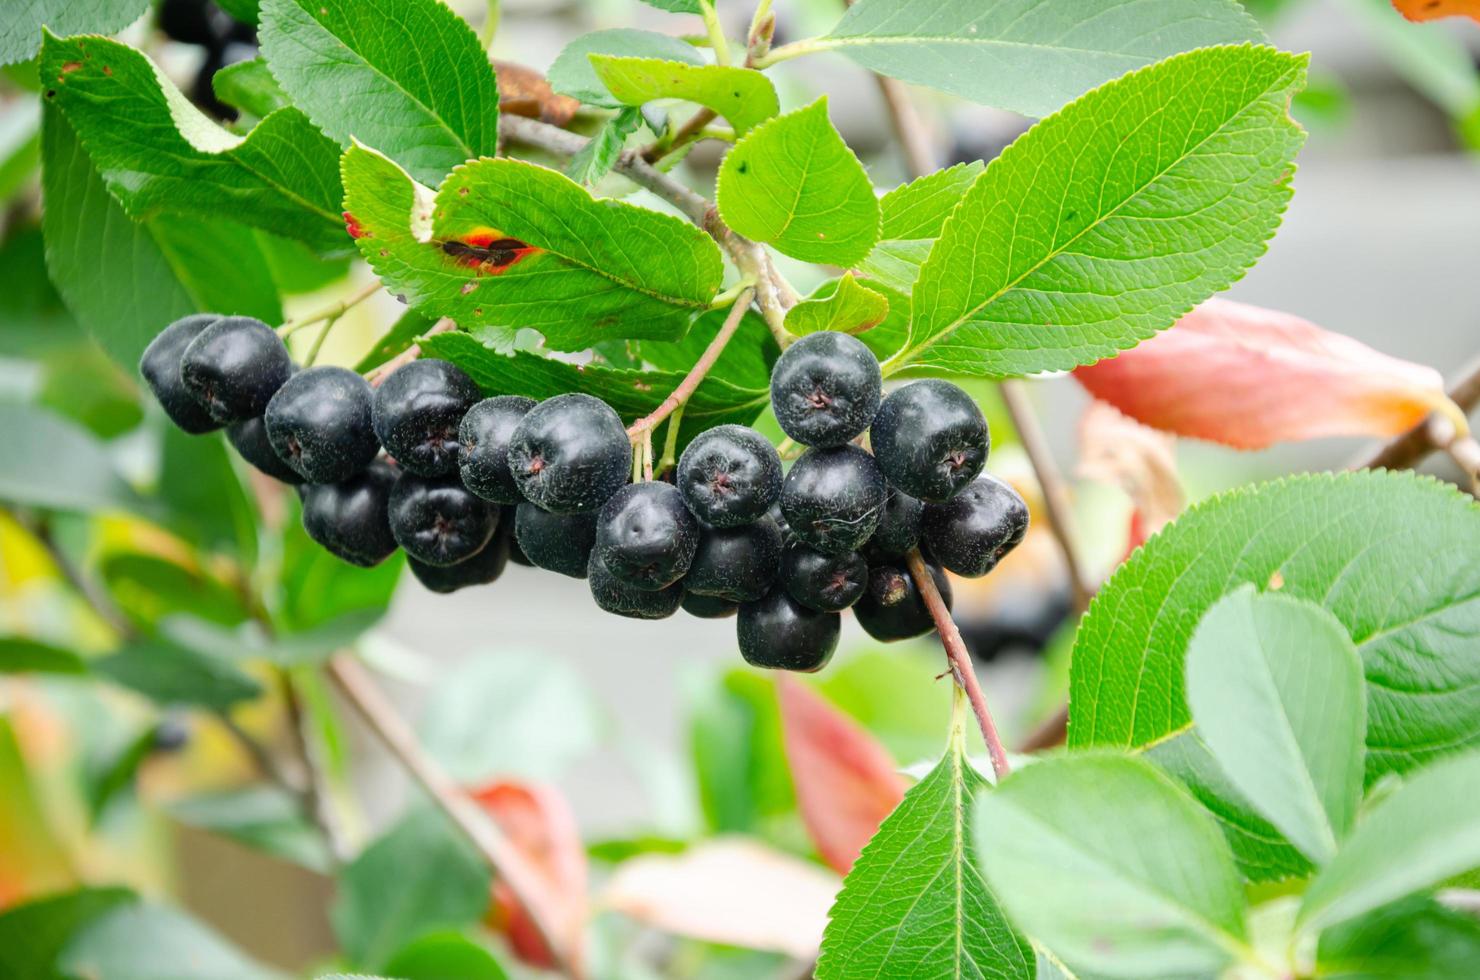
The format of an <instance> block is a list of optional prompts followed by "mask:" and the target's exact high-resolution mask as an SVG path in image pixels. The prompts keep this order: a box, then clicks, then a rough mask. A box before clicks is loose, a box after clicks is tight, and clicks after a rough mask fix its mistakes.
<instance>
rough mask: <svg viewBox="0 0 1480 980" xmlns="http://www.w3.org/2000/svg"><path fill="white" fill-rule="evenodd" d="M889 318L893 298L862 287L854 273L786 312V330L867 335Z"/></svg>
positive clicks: (796, 332)
mask: <svg viewBox="0 0 1480 980" xmlns="http://www.w3.org/2000/svg"><path fill="white" fill-rule="evenodd" d="M888 315H889V298H888V297H887V296H885V295H884V294H883V293H880V292H877V291H876V290H874V289H871V288H869V287H868V286H864V285H860V284H859V282H858V280H857V279H854V278H853V273H851V272H845V273H843V277H842V278H841V279H837V280H834V281H833V282H831V283H825V284H823V285H822V286H821V287H819V288H818V290H817V292H815V293H813V294H812V295H811V296H809V297H807V298H806V299H804V300H802V301H801V302H800V303H798V304H797V305H795V306H793V307H792V308H791V309H789V310H787V311H786V329H787V330H790V331H791V332H792V333H794V334H809V333H816V332H817V331H819V330H837V331H840V332H842V333H854V334H856V333H863V332H864V331H866V330H868V329H869V328H871V327H875V326H878V325H879V324H880V323H881V322H883V320H884V318H885V317H886V316H888Z"/></svg>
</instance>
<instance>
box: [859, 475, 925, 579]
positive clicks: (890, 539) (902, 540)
mask: <svg viewBox="0 0 1480 980" xmlns="http://www.w3.org/2000/svg"><path fill="white" fill-rule="evenodd" d="M924 513H925V504H924V503H922V502H921V501H920V500H918V499H916V498H914V497H911V496H910V495H909V494H907V493H905V492H904V491H903V490H900V489H899V488H898V487H893V486H891V487H889V489H888V492H887V493H886V495H885V497H884V510H883V512H882V513H881V514H880V515H879V526H878V527H877V528H875V529H874V534H873V537H871V538H869V539H868V544H866V545H864V548H863V553H864V555H865V556H866V557H867V558H868V560H869V561H871V562H873V563H874V564H882V563H883V562H885V561H888V560H890V559H895V558H902V557H904V556H905V555H906V554H907V553H908V552H909V551H910V549H912V548H914V547H915V545H917V544H919V543H920V518H921V517H922V516H923V515H924Z"/></svg>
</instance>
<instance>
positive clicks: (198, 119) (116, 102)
mask: <svg viewBox="0 0 1480 980" xmlns="http://www.w3.org/2000/svg"><path fill="white" fill-rule="evenodd" d="M40 71H41V78H42V79H43V81H44V84H45V85H46V86H47V89H46V97H47V100H48V101H49V103H50V104H52V105H54V106H57V107H59V108H60V109H61V111H62V114H63V115H64V116H66V117H67V121H68V122H69V123H71V125H72V127H73V128H74V129H75V130H76V131H77V135H78V137H79V138H80V140H81V142H82V145H83V146H84V147H85V148H86V150H87V155H88V157H89V159H91V161H92V163H93V166H94V167H96V168H97V170H98V172H99V173H100V174H101V175H102V178H103V182H104V183H105V184H106V185H107V188H108V190H109V192H111V193H112V194H113V196H114V197H115V198H117V199H118V201H119V203H121V204H122V205H123V207H124V210H125V211H127V212H128V213H129V215H130V216H131V217H133V218H135V219H146V218H150V217H152V216H154V215H156V214H160V213H171V214H182V215H190V216H194V217H196V218H205V219H210V220H218V219H219V218H220V216H221V215H223V214H225V215H230V216H231V217H232V218H233V219H237V220H240V221H241V222H243V223H245V224H249V225H251V226H252V227H255V228H261V229H263V230H265V231H270V232H273V233H274V234H278V235H283V236H285V237H288V238H296V239H298V240H300V241H303V242H306V243H308V244H309V245H312V246H314V247H315V248H317V249H319V250H321V251H332V250H335V249H342V248H344V247H345V246H346V242H345V236H344V226H343V224H342V223H341V220H340V215H339V200H340V198H341V197H342V196H343V192H342V190H341V188H340V185H339V174H338V165H339V163H338V158H339V149H338V147H337V146H335V144H334V141H333V140H331V139H329V138H328V137H326V136H324V135H323V134H322V133H320V132H319V131H318V130H317V129H315V128H314V126H313V124H312V123H311V122H309V121H308V117H307V116H305V115H303V113H301V112H299V111H298V110H296V109H280V110H279V111H277V112H274V113H272V114H271V115H270V116H268V117H267V118H266V119H264V120H262V121H261V122H260V123H258V124H257V126H256V127H255V128H254V129H253V130H252V131H251V132H250V133H248V134H247V135H246V136H237V135H235V134H233V133H230V132H228V131H227V130H225V129H222V128H221V127H220V126H218V125H216V124H215V123H214V122H212V121H211V120H210V119H207V118H206V117H205V116H204V115H203V114H202V113H201V112H200V110H198V109H196V108H195V107H194V106H192V105H190V103H189V102H188V101H187V100H186V99H185V97H184V96H183V95H182V94H181V93H180V91H179V90H178V89H176V88H175V87H174V85H173V84H171V83H170V82H168V81H166V80H164V78H163V76H162V75H161V74H160V73H159V71H158V69H156V68H155V66H154V65H153V64H152V63H151V62H150V61H149V59H147V58H146V57H144V56H143V55H142V54H140V53H139V52H138V51H135V50H134V49H133V48H130V47H128V46H127V45H123V44H118V43H116V42H114V41H108V40H105V39H103V38H96V37H73V38H59V37H55V36H52V35H48V36H47V38H46V41H45V43H44V44H43V45H42V49H41V63H40Z"/></svg>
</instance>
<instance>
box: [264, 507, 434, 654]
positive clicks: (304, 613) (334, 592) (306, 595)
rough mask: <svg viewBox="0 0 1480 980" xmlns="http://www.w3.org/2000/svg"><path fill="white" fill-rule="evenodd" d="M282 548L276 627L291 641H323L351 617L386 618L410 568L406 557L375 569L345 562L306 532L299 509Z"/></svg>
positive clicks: (289, 519)
mask: <svg viewBox="0 0 1480 980" xmlns="http://www.w3.org/2000/svg"><path fill="white" fill-rule="evenodd" d="M281 547H282V554H283V565H282V573H281V575H279V576H278V581H277V585H278V587H279V594H278V596H277V602H276V604H275V605H274V610H275V616H274V618H273V621H274V623H275V625H276V626H277V627H278V630H279V631H280V632H281V633H282V634H284V635H285V637H293V636H298V637H300V638H301V637H302V636H303V635H305V634H307V635H323V634H320V633H319V632H318V631H319V630H321V629H325V628H332V627H333V626H334V624H336V623H343V621H344V620H345V619H346V618H347V617H349V616H354V615H361V616H364V615H367V614H368V615H372V616H375V617H378V616H380V615H382V614H384V612H385V610H386V607H387V606H388V605H389V604H390V601H391V595H392V594H393V593H394V592H395V590H396V582H397V581H398V580H399V579H400V576H401V570H402V569H403V568H405V567H406V561H405V559H404V558H403V557H402V556H400V555H393V556H391V557H390V558H388V559H387V560H385V561H383V562H381V563H380V564H379V565H376V566H375V567H374V568H359V567H357V566H355V565H351V564H350V563H349V562H345V561H340V560H339V559H338V558H335V557H334V556H333V555H331V554H329V553H328V552H327V551H325V550H324V549H323V548H321V547H319V546H318V545H317V544H316V543H314V541H313V539H312V538H310V537H309V536H308V533H307V532H306V531H304V530H303V523H302V521H301V520H300V519H299V511H298V509H297V507H296V505H295V508H294V509H293V510H292V511H290V512H289V514H288V515H287V519H286V521H285V522H284V525H283V537H282V545H281ZM362 622H363V620H362ZM288 642H289V643H291V642H292V640H288ZM280 645H281V644H280Z"/></svg>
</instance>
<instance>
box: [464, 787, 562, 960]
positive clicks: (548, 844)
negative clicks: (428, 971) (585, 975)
mask: <svg viewBox="0 0 1480 980" xmlns="http://www.w3.org/2000/svg"><path fill="white" fill-rule="evenodd" d="M473 798H474V799H475V800H477V801H478V803H479V804H480V805H481V806H482V807H483V809H484V810H486V811H487V812H488V815H489V816H490V817H492V818H493V821H494V823H496V824H498V826H499V829H500V830H502V831H503V832H504V834H505V835H506V836H507V837H508V838H509V840H510V841H511V842H512V843H513V845H514V846H515V847H517V848H518V849H519V850H520V852H522V853H523V854H524V857H525V858H526V859H527V860H528V861H529V864H530V866H531V867H532V868H533V869H534V870H535V872H536V874H537V875H538V877H539V879H540V882H541V883H542V884H543V885H544V886H545V889H546V894H545V902H544V904H545V906H546V907H547V908H548V909H549V910H550V912H551V913H552V915H553V916H554V917H555V918H556V921H555V923H554V926H555V928H557V929H559V930H560V931H561V932H562V933H563V935H564V939H565V945H566V947H567V948H568V949H578V948H579V944H580V935H581V930H582V929H583V928H584V925H585V920H586V851H585V848H584V847H582V845H581V835H580V832H579V830H578V829H577V827H576V818H575V814H574V813H572V812H571V809H570V804H569V803H567V802H566V801H565V797H563V796H561V795H560V793H559V791H558V790H556V789H555V788H554V787H552V786H546V785H541V784H537V783H524V782H518V781H516V780H499V781H496V782H492V783H488V784H486V785H484V786H482V787H480V788H479V789H477V790H474V791H473ZM488 925H489V927H490V928H492V929H495V930H497V931H499V932H502V933H504V934H505V935H506V936H507V937H508V939H509V946H510V948H512V949H513V950H514V953H515V955H517V956H518V957H519V958H520V959H521V960H523V961H524V962H526V963H528V964H530V965H531V966H537V967H540V968H542V969H553V968H554V967H555V966H556V961H555V958H554V957H553V956H552V955H551V954H550V950H549V948H548V947H547V946H546V945H545V943H544V941H543V940H542V939H540V936H539V933H538V932H537V931H536V930H535V928H534V924H533V923H532V922H531V921H530V918H529V913H528V912H527V911H525V909H524V906H523V905H521V904H520V903H519V902H518V901H517V900H516V899H515V898H514V895H513V893H512V892H510V891H509V889H508V887H507V886H505V885H504V883H503V882H501V881H498V880H495V881H494V883H493V904H492V906H491V907H490V909H489V913H488Z"/></svg>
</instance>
